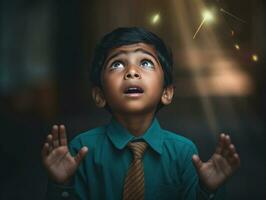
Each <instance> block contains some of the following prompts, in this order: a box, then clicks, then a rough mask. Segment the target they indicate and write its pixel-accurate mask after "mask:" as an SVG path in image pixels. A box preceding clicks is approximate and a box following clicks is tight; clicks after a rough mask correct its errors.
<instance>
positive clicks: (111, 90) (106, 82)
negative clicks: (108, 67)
mask: <svg viewBox="0 0 266 200" xmlns="http://www.w3.org/2000/svg"><path fill="white" fill-rule="evenodd" d="M119 77H120V76H119V75H117V74H108V75H104V74H103V78H102V85H103V90H104V93H105V95H106V96H112V94H113V95H115V93H116V91H117V90H118V89H119V87H120V85H121V83H120V82H121V78H119Z"/></svg>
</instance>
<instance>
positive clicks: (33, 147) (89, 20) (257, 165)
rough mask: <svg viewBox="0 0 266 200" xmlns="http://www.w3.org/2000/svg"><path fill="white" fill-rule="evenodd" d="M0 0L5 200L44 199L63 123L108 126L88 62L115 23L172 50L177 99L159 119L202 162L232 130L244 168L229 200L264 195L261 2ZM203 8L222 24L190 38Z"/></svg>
mask: <svg viewBox="0 0 266 200" xmlns="http://www.w3.org/2000/svg"><path fill="white" fill-rule="evenodd" d="M0 2H1V5H0V19H1V24H0V26H1V27H0V30H1V32H0V39H1V40H0V41H1V42H0V45H1V49H0V106H1V108H0V109H1V110H0V125H1V135H0V155H1V161H0V184H1V185H0V199H1V200H2V199H3V200H14V199H37V200H38V199H43V197H44V193H45V189H46V183H47V175H46V174H45V171H44V169H43V167H42V165H41V155H40V152H41V148H42V145H43V143H44V140H45V137H46V135H47V134H48V133H49V130H50V128H51V126H52V125H53V124H59V123H64V124H65V125H66V127H67V131H68V137H69V138H70V139H71V138H73V137H74V136H75V135H77V134H78V133H80V132H81V131H85V130H87V129H90V128H93V127H96V126H99V125H102V124H104V123H107V122H108V120H109V118H110V116H109V114H108V113H107V112H106V111H104V110H100V109H97V108H96V107H95V106H94V103H93V102H92V99H91V97H90V83H89V80H88V76H89V74H88V68H89V63H90V61H91V59H92V56H93V50H94V47H95V45H96V43H97V41H98V40H99V39H100V38H101V37H102V36H103V35H104V34H106V33H107V32H109V31H111V30H113V29H114V28H116V27H119V26H142V27H145V28H147V29H149V30H151V31H153V32H155V33H156V34H158V35H159V36H161V37H162V38H163V39H164V41H165V42H166V43H167V44H168V46H169V47H171V48H172V50H173V55H174V60H175V74H174V77H175V83H176V95H175V98H174V101H173V103H172V104H171V105H170V106H168V107H165V108H163V109H162V110H161V112H160V113H159V115H158V118H159V119H160V122H161V125H162V126H163V127H164V128H166V129H169V130H171V131H174V132H177V133H179V134H181V135H183V136H185V137H188V138H189V139H191V140H192V141H193V142H194V143H195V144H196V145H197V147H198V149H199V153H200V155H201V156H202V158H203V159H204V160H206V159H208V158H209V156H210V155H211V154H212V152H213V151H214V147H215V145H216V142H217V136H218V134H219V133H221V132H226V133H229V134H230V135H231V137H232V140H233V142H234V144H235V145H236V147H237V150H238V152H239V154H240V157H241V168H240V169H239V171H238V172H237V173H236V174H235V175H234V176H233V177H232V178H231V179H230V180H229V181H228V183H227V196H228V198H227V199H232V200H233V199H234V200H235V199H266V173H265V167H266V161H265V160H266V159H265V153H266V151H265V150H266V149H265V145H266V136H265V135H266V132H265V130H266V127H265V118H266V115H265V112H266V107H265V101H266V84H265V83H266V81H265V71H266V66H265V59H266V58H265V53H266V49H265V42H266V40H265V35H266V27H265V19H266V18H265V17H266V16H265V4H264V3H263V0H253V1H248V0H242V1H241V0H234V1H229V0H224V1H223V0H209V1H202V0H198V1H193V0H189V1H188V0H167V1H160V0H145V1H140V0H134V1H133V0H117V1H114V0H112V1H104V0H98V1H96V0H92V1H88V0H87V1H74V0H64V1H63V0H58V1H54V0H53V1H52V0H46V1H44V0H43V1H42V0H37V1H36V0H35V1H33V0H24V1H21V0H2V1H0ZM204 7H207V8H211V9H214V11H215V12H216V14H215V18H216V20H215V23H213V24H207V23H206V24H204V25H203V26H202V29H201V30H200V31H199V33H198V35H197V37H196V38H195V39H194V40H193V39H192V36H193V34H194V32H195V30H196V29H197V27H198V25H199V24H200V22H201V19H202V18H201V15H200V13H201V10H202V9H203V8H204ZM220 8H223V9H224V10H226V11H228V12H230V13H231V14H234V15H235V16H237V17H238V18H241V20H239V19H236V18H235V17H232V16H230V15H229V14H225V13H222V12H221V11H219V9H220ZM155 13H159V14H160V20H159V21H158V23H155V24H152V22H151V17H152V15H154V14H155ZM242 20H244V22H243V21H242ZM236 44H238V45H239V46H240V49H239V50H237V49H236V48H235V45H236ZM252 54H256V55H257V56H258V60H257V61H254V60H252V59H251V57H252Z"/></svg>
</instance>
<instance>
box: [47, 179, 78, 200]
mask: <svg viewBox="0 0 266 200" xmlns="http://www.w3.org/2000/svg"><path fill="white" fill-rule="evenodd" d="M45 200H78V197H77V195H76V192H75V189H74V186H73V185H69V186H65V185H58V184H55V183H52V182H51V181H48V184H47V191H46V196H45Z"/></svg>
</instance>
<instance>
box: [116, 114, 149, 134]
mask: <svg viewBox="0 0 266 200" xmlns="http://www.w3.org/2000/svg"><path fill="white" fill-rule="evenodd" d="M114 117H115V118H116V120H117V121H118V122H119V123H120V124H122V125H123V126H124V127H125V128H126V129H127V130H128V131H129V132H130V133H131V134H132V135H134V136H136V137H137V136H141V135H143V134H144V133H145V131H146V130H147V129H148V128H149V127H150V125H151V123H152V120H153V117H154V113H149V114H145V115H136V114H134V115H126V116H124V115H119V114H114Z"/></svg>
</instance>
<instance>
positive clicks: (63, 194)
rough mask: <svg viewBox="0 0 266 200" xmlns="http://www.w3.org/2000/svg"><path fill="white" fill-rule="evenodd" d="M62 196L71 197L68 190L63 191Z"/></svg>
mask: <svg viewBox="0 0 266 200" xmlns="http://www.w3.org/2000/svg"><path fill="white" fill-rule="evenodd" d="M61 196H62V197H63V198H67V197H69V193H68V192H67V191H64V192H62V194H61Z"/></svg>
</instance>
